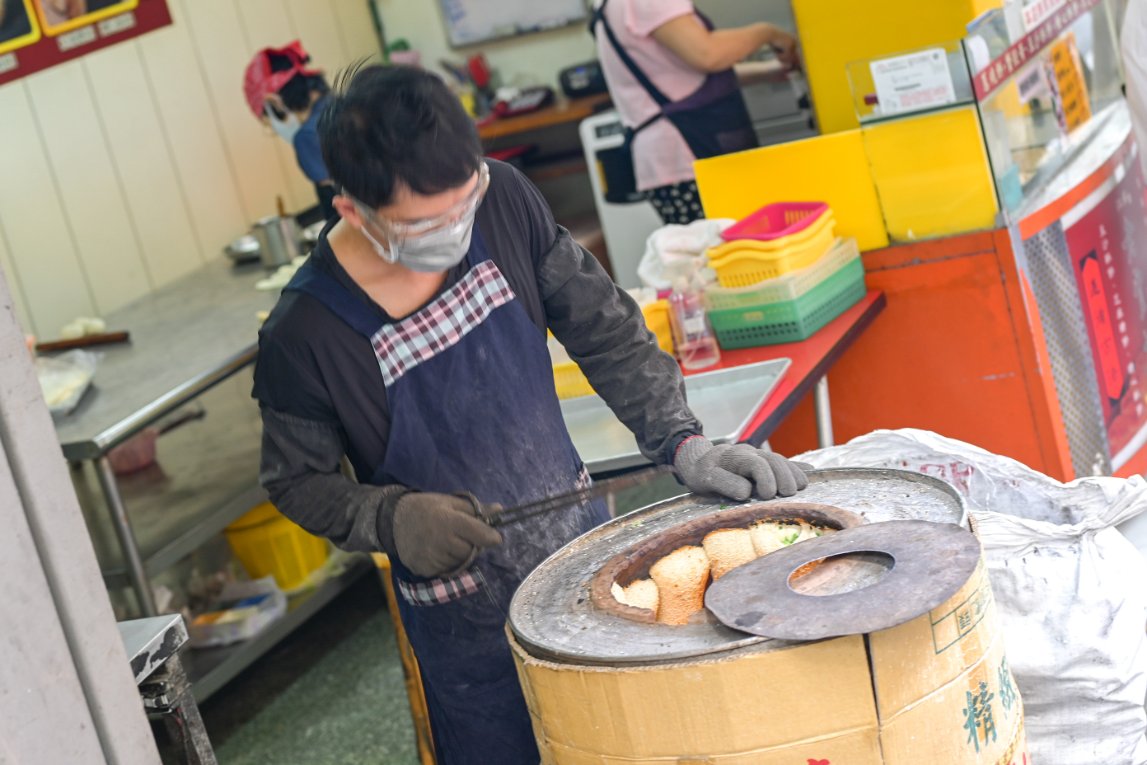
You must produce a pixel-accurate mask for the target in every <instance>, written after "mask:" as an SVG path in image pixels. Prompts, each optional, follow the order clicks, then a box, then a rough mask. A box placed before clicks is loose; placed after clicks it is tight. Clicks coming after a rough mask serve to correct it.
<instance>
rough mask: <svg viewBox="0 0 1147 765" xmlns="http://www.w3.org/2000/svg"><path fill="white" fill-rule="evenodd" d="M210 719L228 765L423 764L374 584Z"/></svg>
mask: <svg viewBox="0 0 1147 765" xmlns="http://www.w3.org/2000/svg"><path fill="white" fill-rule="evenodd" d="M680 492H681V489H680V487H679V486H678V485H677V484H676V482H675V481H673V480H672V479H668V480H666V479H663V480H661V481H659V482H657V483H656V484H654V485H650V486H647V487H642V488H639V489H633V490H629V491H627V492H624V493H623V494H620V495H619V496H618V497H617V499H616V503H615V507H616V512H618V513H619V514H621V513H625V512H628V511H629V510H632V509H634V508H637V507H643V506H645V505H647V504H650V503H652V502H655V501H657V500H659V499H661V498H664V497H667V496H673V495H675V494H678V493H680ZM200 711H201V713H202V715H203V720H204V724H205V725H206V727H207V732H208V734H209V735H210V737H211V742H212V744H213V746H214V747H215V751H216V755H217V756H218V758H219V763H220V765H295V764H296V763H298V764H300V765H301V764H303V763H305V764H306V765H417V763H418V758H417V755H416V750H415V745H414V731H413V727H412V725H411V721H410V710H409V706H408V705H407V700H406V691H405V689H404V687H403V682H402V667H401V665H400V664H399V660H398V654H397V653H396V651H395V645H394V629H393V628H392V626H391V623H390V617H389V615H388V614H387V612H386V610H385V607H384V600H383V594H382V586H381V584H380V583H379V580H378V577H376V576H373V575H371V574H367V575H366V576H364V577H363V578H362V579H360V580H359V581H358V582H357V583H356V584H355V585H354V586H352V587H351V588H350V589H348V590H347V591H346V592H344V593H343V594H342V595H340V596H339V597H338V598H336V599H335V600H334V601H332V602H331V603H330V605H328V606H327V607H326V608H324V609H323V610H322V611H321V612H320V613H319V614H317V615H316V616H315V617H314V618H312V619H311V620H310V621H309V622H308V623H307V624H305V625H303V626H302V627H301V628H300V629H298V630H296V631H295V632H294V633H292V634H291V635H289V636H288V637H287V638H286V639H284V640H283V641H282V642H281V643H280V644H279V645H278V646H276V647H275V649H273V650H272V651H271V652H270V653H268V654H267V655H266V656H264V657H263V658H262V659H260V660H259V661H258V662H256V663H255V664H253V665H252V666H251V667H249V668H248V669H247V670H246V671H245V672H244V673H243V674H242V675H240V676H239V677H238V678H236V679H235V680H233V681H232V682H231V683H230V684H228V685H227V686H226V687H224V688H223V689H222V690H220V691H219V692H218V693H217V694H216V695H215V696H213V697H212V698H210V699H208V700H207V701H206V702H205V703H204V704H203V705H202V706H201V708H200ZM164 762H170V763H175V762H178V759H175V758H172V757H171V755H170V754H169V753H165V756H164Z"/></svg>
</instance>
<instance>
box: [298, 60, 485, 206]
mask: <svg viewBox="0 0 1147 765" xmlns="http://www.w3.org/2000/svg"><path fill="white" fill-rule="evenodd" d="M329 98H330V101H329V103H328V105H327V108H326V110H325V111H324V112H323V114H322V117H320V118H319V128H318V131H319V141H320V143H321V145H322V149H323V160H324V161H325V162H326V165H327V169H328V170H329V171H330V174H331V179H332V180H333V181H334V182H335V183H336V184H338V185H339V186H342V188H343V189H344V190H345V191H346V192H347V193H348V194H350V195H351V196H352V197H354V198H355V199H357V200H358V201H360V202H362V203H363V204H365V205H367V206H369V207H371V208H372V209H374V208H378V207H382V206H385V205H388V204H390V203H391V202H393V201H394V195H395V191H396V190H397V189H398V187H399V186H405V187H407V188H408V189H410V190H411V191H413V192H414V193H416V194H423V195H429V194H439V193H441V192H443V191H448V190H449V189H453V188H457V187H459V186H461V185H463V184H464V183H466V181H468V180H469V179H470V178H471V177H472V176H473V175H474V173H475V171H477V169H478V163H479V162H480V161H481V154H482V144H481V143H480V142H479V140H478V131H477V129H476V128H475V127H474V121H473V120H472V119H470V116H469V115H467V114H466V111H465V110H464V109H463V108H462V104H461V102H460V101H459V100H458V98H457V96H455V95H454V94H453V93H451V92H450V89H449V88H447V87H446V85H445V83H443V82H442V81H441V80H440V79H439V78H438V77H436V76H434V75H433V74H430V73H429V72H426V71H424V70H422V69H417V68H415V67H406V66H382V65H377V64H372V65H368V66H363V65H359V66H357V67H354V68H352V69H350V70H348V71H346V72H344V73H342V74H341V75H340V76H339V79H338V80H337V82H336V85H335V91H334V92H333V93H332V94H331V96H330V97H329Z"/></svg>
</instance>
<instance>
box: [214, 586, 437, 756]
mask: <svg viewBox="0 0 1147 765" xmlns="http://www.w3.org/2000/svg"><path fill="white" fill-rule="evenodd" d="M200 711H201V712H202V714H203V720H204V724H205V725H206V726H207V731H208V733H209V735H210V736H211V741H212V744H213V745H214V747H215V751H216V755H217V756H218V758H219V762H220V765H286V764H288V763H308V765H359V764H360V763H378V764H379V765H383V764H385V765H415V764H416V763H417V762H418V758H417V755H416V753H415V747H414V731H413V727H412V725H411V722H410V709H409V706H408V705H407V701H406V691H405V689H404V687H403V683H402V667H401V665H400V664H399V661H398V654H397V653H396V652H395V645H394V628H393V627H392V626H391V623H390V617H389V615H388V614H387V612H386V609H385V606H384V601H383V594H382V586H381V584H380V583H379V581H378V578H377V577H375V576H373V575H370V574H367V575H366V576H364V577H363V578H362V579H360V580H359V581H358V583H356V584H355V585H354V586H352V587H351V588H350V589H348V590H347V591H346V592H345V593H343V594H342V595H341V596H339V597H338V598H337V599H336V600H335V601H333V602H332V603H331V604H330V605H328V606H327V607H326V608H324V609H323V610H322V611H321V612H320V613H319V614H318V615H317V616H315V617H314V618H313V619H311V621H310V622H308V623H307V624H306V625H304V626H303V627H302V628H300V629H299V630H297V631H296V632H294V633H293V634H292V635H290V636H289V637H287V638H286V639H285V640H284V641H283V642H282V643H280V644H279V645H278V646H277V647H276V648H275V649H274V650H273V651H271V652H270V653H269V654H268V655H267V656H265V657H264V658H262V659H261V660H260V661H259V662H257V663H256V664H254V665H253V666H251V667H250V668H249V669H248V670H247V671H246V672H244V673H243V674H242V675H241V676H240V677H239V678H237V679H236V680H234V681H232V682H231V683H230V684H229V685H227V686H226V687H225V688H223V689H222V690H221V691H219V693H217V694H216V695H215V696H214V697H212V698H211V699H208V700H207V702H206V703H204V704H203V705H202V707H201V710H200Z"/></svg>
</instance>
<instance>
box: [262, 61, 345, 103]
mask: <svg viewBox="0 0 1147 765" xmlns="http://www.w3.org/2000/svg"><path fill="white" fill-rule="evenodd" d="M269 58H270V59H271V71H272V72H282V71H285V70H287V69H290V68H291V67H292V66H294V61H293V60H292V59H290V58H288V57H286V56H284V55H282V54H281V53H272V54H270V56H269ZM329 90H330V86H328V85H327V81H326V78H324V77H323V76H322V75H321V74H296V75H295V76H294V77H292V78H291V79H289V80H287V84H286V85H284V86H283V87H281V88H279V98H281V99H283V105H284V106H286V107H287V108H288V109H290V110H291V111H293V112H304V111H306V110H307V107H309V106H310V105H311V93H318V94H319V95H320V96H321V95H323V94H325V93H326V92H327V91H329ZM276 116H278V117H279V119H283V118H284V117H286V116H287V115H285V114H279V115H276Z"/></svg>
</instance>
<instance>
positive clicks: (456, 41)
mask: <svg viewBox="0 0 1147 765" xmlns="http://www.w3.org/2000/svg"><path fill="white" fill-rule="evenodd" d="M439 6H440V7H441V8H442V17H443V19H444V20H445V22H446V34H447V36H448V37H449V38H450V45H452V46H454V47H456V48H457V47H460V46H463V45H474V44H476V43H482V42H487V41H489V40H496V39H498V38H501V37H512V36H514V35H523V34H529V33H531V32H541V31H544V30H546V29H557V28H558V27H564V26H567V25H569V24H573V23H574V22H577V21H583V20H585V19H586V18H588V11H587V10H586V2H585V0H439Z"/></svg>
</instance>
